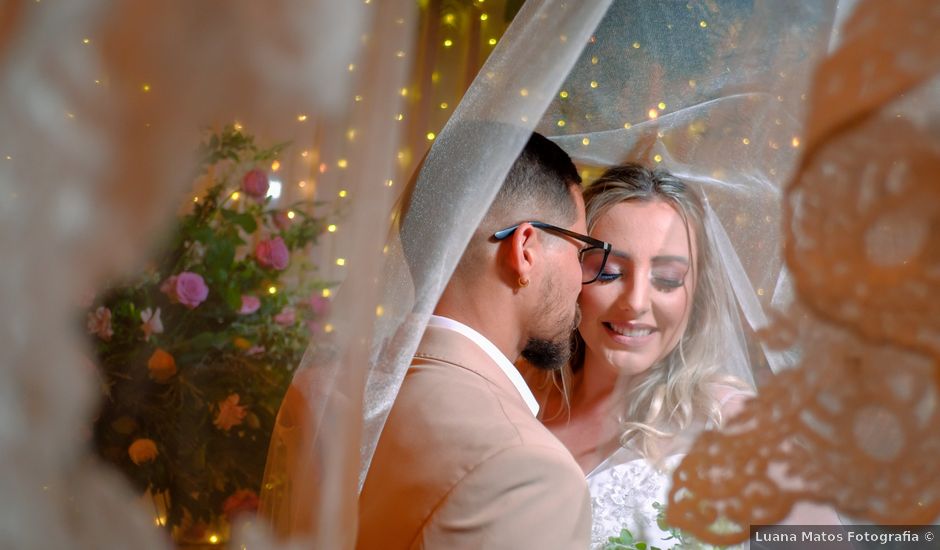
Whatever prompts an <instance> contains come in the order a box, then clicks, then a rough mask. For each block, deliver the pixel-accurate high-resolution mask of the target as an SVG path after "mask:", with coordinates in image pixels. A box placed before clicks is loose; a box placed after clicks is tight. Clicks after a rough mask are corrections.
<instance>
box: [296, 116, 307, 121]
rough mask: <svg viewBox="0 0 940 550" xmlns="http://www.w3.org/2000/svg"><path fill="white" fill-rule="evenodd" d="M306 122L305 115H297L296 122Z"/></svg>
mask: <svg viewBox="0 0 940 550" xmlns="http://www.w3.org/2000/svg"><path fill="white" fill-rule="evenodd" d="M305 120H307V115H297V122H303V121H305Z"/></svg>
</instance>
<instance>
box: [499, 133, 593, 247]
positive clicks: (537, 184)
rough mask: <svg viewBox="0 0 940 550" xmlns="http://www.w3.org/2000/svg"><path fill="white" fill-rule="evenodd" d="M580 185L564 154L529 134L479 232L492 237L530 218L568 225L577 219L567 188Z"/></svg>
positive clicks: (540, 137)
mask: <svg viewBox="0 0 940 550" xmlns="http://www.w3.org/2000/svg"><path fill="white" fill-rule="evenodd" d="M580 183H581V176H579V175H578V170H577V168H575V166H574V163H572V162H571V157H569V156H568V153H565V151H564V150H563V149H562V148H561V147H559V146H558V145H556V144H555V143H554V142H552V141H551V140H549V139H548V138H546V137H545V136H543V135H542V134H539V133H538V132H532V135H531V136H530V137H529V141H528V142H527V143H526V145H525V147H524V148H523V149H522V152H521V153H520V154H519V157H518V158H516V160H515V162H513V164H512V167H510V169H509V173H508V174H507V175H506V179H505V180H504V181H503V185H502V186H501V187H500V189H499V192H498V193H497V194H496V198H494V199H493V203H492V204H491V205H490V208H489V210H488V211H487V213H486V215H485V216H484V218H483V222H482V223H481V224H480V229H481V231H482V232H489V233H493V232H495V231H499V230H500V229H503V227H502V226H508V225H513V224H516V223H521V222H525V221H532V220H530V219H523V218H529V217H532V216H534V217H544V218H546V219H545V220H539V221H547V222H554V223H559V224H561V225H570V224H572V223H574V220H575V218H576V217H577V212H576V210H575V203H574V201H573V200H572V199H571V186H573V185H578V184H580Z"/></svg>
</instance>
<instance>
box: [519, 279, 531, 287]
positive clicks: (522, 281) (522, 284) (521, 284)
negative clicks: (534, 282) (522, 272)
mask: <svg viewBox="0 0 940 550" xmlns="http://www.w3.org/2000/svg"><path fill="white" fill-rule="evenodd" d="M527 286H529V280H528V279H526V278H525V277H519V288H525V287H527Z"/></svg>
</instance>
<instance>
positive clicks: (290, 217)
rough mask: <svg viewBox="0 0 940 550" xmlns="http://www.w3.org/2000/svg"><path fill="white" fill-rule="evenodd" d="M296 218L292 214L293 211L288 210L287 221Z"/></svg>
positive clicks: (294, 214)
mask: <svg viewBox="0 0 940 550" xmlns="http://www.w3.org/2000/svg"><path fill="white" fill-rule="evenodd" d="M296 216H297V214H296V213H294V211H293V210H289V211H288V212H287V219H289V220H292V219H294V218H295V217H296Z"/></svg>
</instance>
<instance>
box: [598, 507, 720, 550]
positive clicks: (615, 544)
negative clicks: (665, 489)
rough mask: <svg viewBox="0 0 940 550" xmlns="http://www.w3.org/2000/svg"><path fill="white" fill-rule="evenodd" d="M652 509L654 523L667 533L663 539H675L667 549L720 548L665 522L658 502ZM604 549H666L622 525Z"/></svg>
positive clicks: (716, 549)
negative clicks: (654, 515) (641, 538)
mask: <svg viewBox="0 0 940 550" xmlns="http://www.w3.org/2000/svg"><path fill="white" fill-rule="evenodd" d="M653 509H654V510H656V525H657V526H658V527H659V528H660V529H661V530H662V531H664V532H666V533H669V537H667V538H666V539H665V540H667V541H675V543H674V544H673V545H672V546H670V547H669V549H668V550H720V549H721V548H724V547H723V546H712V545H710V544H705V543H703V542H701V541H699V540H698V539H696V538H694V537H692V536H691V535H688V534H686V533H685V532H684V531H682V530H680V529H677V528H675V527H672V526H670V525H669V524H667V523H666V507H665V506H663V505H662V504H660V503H659V502H654V503H653ZM604 550H667V549H665V548H661V547H659V546H653V545H651V544H649V543H648V542H645V541H642V540H637V538H636V536H635V535H634V534H633V533H631V532H630V530H629V529H627V528H626V527H624V528H623V529H621V530H620V534H618V535H617V536H614V537H608V539H607V544H606V545H604Z"/></svg>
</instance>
